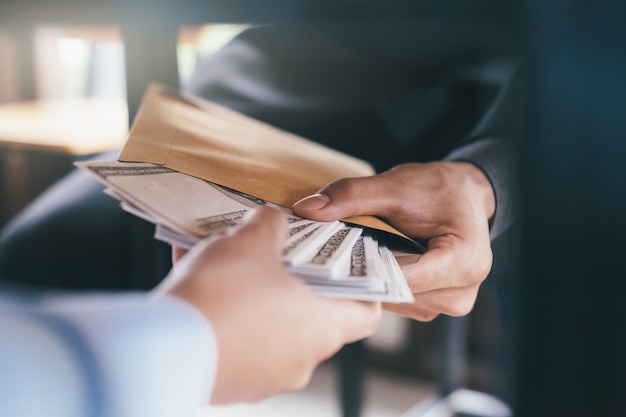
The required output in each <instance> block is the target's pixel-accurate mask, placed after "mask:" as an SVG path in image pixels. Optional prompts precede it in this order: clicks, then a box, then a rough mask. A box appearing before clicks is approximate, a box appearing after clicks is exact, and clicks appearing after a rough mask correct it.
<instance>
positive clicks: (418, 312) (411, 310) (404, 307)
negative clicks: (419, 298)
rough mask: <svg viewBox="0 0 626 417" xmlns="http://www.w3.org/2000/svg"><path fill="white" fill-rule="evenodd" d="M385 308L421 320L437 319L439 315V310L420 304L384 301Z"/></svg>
mask: <svg viewBox="0 0 626 417" xmlns="http://www.w3.org/2000/svg"><path fill="white" fill-rule="evenodd" d="M383 309H384V310H386V311H389V312H391V313H395V314H398V315H400V316H403V317H408V318H410V319H413V320H417V321H421V322H429V321H432V320H434V319H435V317H437V316H438V315H439V312H437V311H433V310H429V309H426V308H423V307H421V306H419V305H416V304H415V303H413V304H408V303H403V304H388V303H383Z"/></svg>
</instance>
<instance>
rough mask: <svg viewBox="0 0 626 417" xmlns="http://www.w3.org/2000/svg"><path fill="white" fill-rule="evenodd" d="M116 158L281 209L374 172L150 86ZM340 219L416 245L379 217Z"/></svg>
mask: <svg viewBox="0 0 626 417" xmlns="http://www.w3.org/2000/svg"><path fill="white" fill-rule="evenodd" d="M118 160H119V161H125V162H150V163H153V164H158V165H162V166H165V167H168V168H171V169H173V170H176V171H179V172H183V173H185V174H188V175H192V176H195V177H198V178H202V179H204V180H207V181H211V182H214V183H216V184H220V185H223V186H226V187H229V188H232V189H234V190H238V191H240V192H243V193H246V194H250V195H252V196H255V197H258V198H261V199H263V200H266V201H269V202H272V203H275V204H279V205H281V206H285V207H291V206H292V205H293V203H295V202H296V201H298V200H300V199H301V198H303V197H306V196H308V195H311V194H313V193H315V192H317V191H318V190H319V189H320V188H321V187H323V186H324V185H326V184H327V183H329V182H331V181H333V180H336V179H338V178H345V177H362V176H368V175H374V173H375V172H374V169H373V168H372V166H371V165H369V164H368V163H367V162H365V161H362V160H360V159H357V158H354V157H352V156H349V155H346V154H344V153H341V152H338V151H335V150H333V149H330V148H328V147H325V146H323V145H320V144H318V143H315V142H312V141H309V140H307V139H304V138H301V137H299V136H296V135H293V134H291V133H288V132H285V131H283V130H280V129H277V128H275V127H272V126H270V125H268V124H266V123H263V122H260V121H258V120H255V119H252V118H250V117H248V116H245V115H243V114H241V113H238V112H235V111H233V110H230V109H228V108H226V107H223V106H220V105H217V104H215V103H212V102H209V101H206V100H204V99H201V98H199V97H195V96H193V95H190V94H186V93H183V92H179V91H177V90H174V89H171V88H169V87H165V86H162V85H158V84H153V85H151V86H150V87H149V88H148V91H147V93H146V96H145V97H144V100H143V103H142V105H141V108H140V109H139V112H138V114H137V117H136V118H135V121H134V123H133V126H132V129H131V131H130V134H129V137H128V139H127V141H126V144H125V145H124V147H123V149H122V152H121V153H120V155H119V158H118ZM344 220H345V221H347V222H351V223H355V224H358V225H362V226H366V227H370V228H373V229H378V230H383V231H386V232H389V233H393V234H395V235H397V236H402V237H403V238H405V239H406V240H409V241H410V242H411V243H412V244H413V245H417V244H416V242H414V241H412V240H411V239H409V238H408V237H407V236H405V235H403V234H402V233H401V232H399V231H398V230H396V229H394V228H393V227H391V226H389V225H388V224H386V223H384V222H383V221H381V220H380V219H378V218H376V217H373V216H359V217H355V218H350V219H344ZM420 248H421V247H420V246H419V245H417V246H416V249H417V250H419V249H420Z"/></svg>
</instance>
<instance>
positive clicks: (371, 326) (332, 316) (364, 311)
mask: <svg viewBox="0 0 626 417" xmlns="http://www.w3.org/2000/svg"><path fill="white" fill-rule="evenodd" d="M319 297H320V298H322V297H324V296H321V295H320V296H319ZM324 298H325V297H324ZM325 302H326V303H327V306H328V308H327V309H326V312H327V315H326V319H327V322H328V323H332V324H331V326H332V327H333V328H334V329H335V330H336V335H337V341H336V346H337V347H340V346H343V345H344V344H346V343H352V342H356V341H357V340H361V339H363V338H365V337H368V336H371V335H372V334H373V333H374V332H375V331H376V329H377V328H378V325H379V324H380V320H381V317H382V308H381V304H380V303H379V302H365V301H354V300H336V299H329V298H325Z"/></svg>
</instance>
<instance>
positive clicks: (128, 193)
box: [76, 161, 413, 303]
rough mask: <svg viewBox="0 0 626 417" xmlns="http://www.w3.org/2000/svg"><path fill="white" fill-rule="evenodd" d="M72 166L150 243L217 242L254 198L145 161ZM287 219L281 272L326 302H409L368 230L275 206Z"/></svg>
mask: <svg viewBox="0 0 626 417" xmlns="http://www.w3.org/2000/svg"><path fill="white" fill-rule="evenodd" d="M76 165H77V166H78V167H80V168H81V169H84V170H86V171H88V172H89V173H91V174H93V175H94V176H95V177H96V178H97V179H98V180H99V181H100V182H102V183H103V184H105V186H106V188H105V193H106V194H108V195H110V196H111V197H114V198H116V199H117V200H119V201H120V205H121V207H122V208H123V209H124V210H126V211H128V212H130V213H132V214H134V215H136V216H138V217H141V218H143V219H145V220H147V221H149V222H152V223H154V224H155V225H156V228H155V238H156V239H159V240H162V241H164V242H167V243H169V244H171V245H173V246H179V247H183V248H191V247H192V246H194V245H195V244H196V243H197V242H199V241H200V240H202V239H206V238H209V237H210V236H219V234H220V233H222V232H224V231H226V230H227V229H228V228H230V227H233V226H235V225H237V224H238V223H240V222H241V220H242V218H243V216H244V215H245V214H246V213H247V212H248V211H250V210H252V209H254V208H255V207H258V206H259V205H264V204H268V205H271V204H270V203H267V202H265V201H263V200H260V199H258V198H255V197H252V196H249V195H246V194H243V193H240V192H237V191H235V190H232V189H228V188H225V187H222V186H219V185H217V184H214V183H211V182H207V181H204V180H202V179H199V178H196V177H192V176H190V175H187V174H183V173H180V172H177V171H174V170H171V169H169V168H165V167H162V166H159V165H153V164H148V163H120V162H111V161H83V162H77V163H76ZM277 208H279V209H281V210H282V211H283V212H285V216H286V218H287V220H288V224H289V231H288V238H287V240H286V242H285V244H284V246H283V251H282V260H283V262H284V264H285V267H286V268H287V270H288V271H289V272H290V273H292V274H294V275H296V276H298V277H300V278H301V279H303V280H304V282H306V284H307V285H309V286H310V287H311V288H312V289H314V290H315V291H317V292H320V293H323V294H325V295H328V296H333V297H340V298H350V299H357V300H378V301H384V302H390V303H402V302H410V301H412V300H413V296H412V294H411V291H410V289H409V287H408V285H407V283H406V280H405V279H404V276H403V274H402V271H401V270H400V267H399V265H398V263H397V261H396V258H395V257H394V254H393V253H392V251H391V250H390V249H389V248H388V247H387V246H386V245H385V243H384V240H383V239H382V237H381V236H378V235H377V233H376V232H375V231H372V230H369V229H368V230H365V229H364V228H362V227H358V226H352V225H348V224H346V223H343V222H340V221H334V222H317V221H313V220H309V219H304V218H301V217H298V216H295V215H294V214H293V213H291V211H290V210H288V209H286V208H283V207H278V206H277Z"/></svg>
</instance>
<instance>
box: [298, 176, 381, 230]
mask: <svg viewBox="0 0 626 417" xmlns="http://www.w3.org/2000/svg"><path fill="white" fill-rule="evenodd" d="M392 195H393V193H390V192H389V181H387V179H386V177H384V176H383V175H374V176H371V177H360V178H343V179H339V180H337V181H333V182H331V183H330V184H328V185H326V186H325V187H324V188H322V189H321V190H320V191H319V193H317V194H313V195H311V196H308V197H305V198H303V199H302V200H300V201H298V202H296V203H295V204H294V205H293V210H294V213H296V214H297V215H299V216H303V217H307V218H310V219H313V220H318V221H331V220H339V219H344V218H346V217H352V216H359V215H366V214H371V215H379V216H385V215H386V213H387V212H388V211H389V209H390V208H391V207H393V204H392V202H393V199H392Z"/></svg>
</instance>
